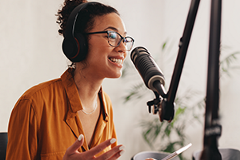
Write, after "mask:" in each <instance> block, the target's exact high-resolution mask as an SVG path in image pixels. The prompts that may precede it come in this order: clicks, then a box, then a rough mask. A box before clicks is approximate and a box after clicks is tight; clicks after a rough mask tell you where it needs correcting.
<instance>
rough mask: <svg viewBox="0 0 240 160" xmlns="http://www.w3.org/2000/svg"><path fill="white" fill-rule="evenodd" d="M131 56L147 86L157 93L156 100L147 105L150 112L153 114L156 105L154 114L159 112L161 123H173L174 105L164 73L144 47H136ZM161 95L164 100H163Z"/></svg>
mask: <svg viewBox="0 0 240 160" xmlns="http://www.w3.org/2000/svg"><path fill="white" fill-rule="evenodd" d="M130 56H131V60H132V62H133V64H134V65H135V67H136V69H137V70H138V72H139V73H140V75H141V77H142V79H143V81H144V83H145V85H146V86H147V87H148V88H149V89H151V90H152V91H153V92H154V93H155V96H156V99H154V100H153V101H149V102H148V103H147V105H148V106H149V112H150V113H151V111H150V110H151V106H152V105H154V114H156V113H157V112H158V114H159V118H160V121H161V122H162V121H163V120H167V121H168V122H171V121H172V119H173V117H174V103H171V102H169V101H168V97H167V94H166V91H165V89H164V85H165V79H164V76H163V74H162V71H161V70H160V69H159V67H158V65H157V64H156V63H155V61H154V60H153V58H152V57H151V55H150V53H149V52H148V50H147V49H146V48H144V47H136V48H135V49H134V50H133V51H132V52H131V55H130ZM157 93H158V94H157ZM159 95H161V97H162V98H163V99H162V100H161V99H160V98H159Z"/></svg>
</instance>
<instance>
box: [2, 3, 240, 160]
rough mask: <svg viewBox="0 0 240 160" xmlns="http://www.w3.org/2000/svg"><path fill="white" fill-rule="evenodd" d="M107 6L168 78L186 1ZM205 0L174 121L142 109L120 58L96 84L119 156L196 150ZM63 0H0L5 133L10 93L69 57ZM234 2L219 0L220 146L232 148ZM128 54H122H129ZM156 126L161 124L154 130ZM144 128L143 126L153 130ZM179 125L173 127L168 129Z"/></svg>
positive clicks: (236, 126) (52, 73)
mask: <svg viewBox="0 0 240 160" xmlns="http://www.w3.org/2000/svg"><path fill="white" fill-rule="evenodd" d="M98 1H99V2H103V3H105V4H108V5H111V6H113V7H115V8H116V9H117V10H118V11H119V12H120V14H121V17H122V19H123V20H124V22H125V25H126V28H127V32H128V35H130V36H132V37H133V38H134V39H135V45H134V47H137V46H143V47H145V48H147V49H148V51H149V52H150V53H151V55H152V56H153V57H154V58H155V60H156V61H157V63H158V65H159V67H160V68H161V70H162V71H163V73H164V76H165V82H166V85H165V88H166V90H168V86H169V84H170V80H171V76H172V72H173V68H174V64H175V60H176V56H177V52H178V42H179V39H180V38H181V36H182V33H183V29H184V26H185V22H186V18H187V14H188V10H189V6H190V2H191V1H190V0H121V1H120V0H98ZM210 2H211V1H210V0H208V1H207V0H205V1H201V3H200V6H199V11H198V14H197V18H196V22H195V26H194V29H193V33H192V38H191V41H190V45H189V49H188V53H187V58H186V61H185V64H184V68H183V73H182V76H181V81H180V84H179V88H178V92H177V98H176V104H177V107H176V110H177V111H178V112H177V116H176V120H175V121H174V123H173V124H172V125H170V127H169V124H167V123H164V124H162V125H161V123H160V122H159V120H158V116H157V115H152V114H149V113H148V108H147V105H146V102H147V101H149V100H152V99H153V98H154V94H153V93H152V91H150V90H148V89H147V88H146V87H145V86H144V85H142V79H141V77H140V76H139V75H138V72H137V70H136V69H135V68H134V66H133V64H132V62H131V61H130V57H129V56H128V57H127V60H126V62H125V67H124V70H123V71H124V72H123V73H124V74H123V77H121V78H119V79H106V80H105V81H104V84H103V89H104V90H105V92H107V93H108V95H109V96H110V98H111V100H112V103H113V110H114V121H115V126H116V130H117V136H118V142H119V143H121V144H123V145H125V147H126V152H125V153H124V154H123V156H122V157H121V158H120V160H128V159H130V158H131V157H132V156H133V155H134V154H136V153H138V152H141V151H147V150H165V151H172V150H175V149H178V148H179V147H180V146H181V145H185V144H187V143H190V142H191V143H192V144H193V146H192V147H191V148H190V149H188V150H187V151H185V152H184V154H183V157H185V158H186V159H191V155H192V153H193V152H194V151H196V150H201V149H202V144H203V127H204V125H203V124H204V119H203V118H204V107H205V106H204V103H203V100H204V97H205V95H206V80H207V77H206V75H207V61H208V44H209V41H208V39H209V21H210ZM62 3H63V0H54V1H49V0H42V1H32V0H21V1H20V0H8V1H3V0H2V1H0V20H1V25H0V74H1V80H0V88H1V89H0V121H1V123H0V132H6V131H7V128H8V121H9V117H10V114H11V110H12V108H13V107H14V104H15V103H16V101H17V100H18V98H19V97H20V96H21V95H22V94H23V93H24V92H25V91H26V90H27V89H28V88H30V87H32V86H33V85H36V84H38V83H41V82H44V81H48V80H51V79H54V78H58V77H60V76H61V74H62V73H63V72H64V71H65V70H66V69H67V68H68V65H69V64H70V62H69V61H68V60H67V59H66V58H65V56H64V55H63V53H62V49H61V43H62V37H61V36H59V35H58V32H57V31H58V28H59V27H58V24H56V16H55V14H56V13H57V10H58V9H59V8H60V7H61V4H62ZM239 6H240V1H239V0H223V2H222V36H221V37H222V38H221V57H220V61H221V68H220V72H221V78H220V111H219V114H220V116H221V124H222V127H223V131H222V136H221V137H220V139H219V147H220V148H235V149H240V138H239V134H240V123H238V122H237V120H238V115H239V113H240V108H239V95H240V83H239V79H240V69H239V67H240V54H239V52H240V45H239V44H240V30H239V28H240V18H239V15H240V10H239ZM129 55H130V53H129ZM159 126H161V127H162V128H161V127H160V128H159ZM156 130H158V132H154V133H152V132H151V131H156ZM176 131H179V132H176Z"/></svg>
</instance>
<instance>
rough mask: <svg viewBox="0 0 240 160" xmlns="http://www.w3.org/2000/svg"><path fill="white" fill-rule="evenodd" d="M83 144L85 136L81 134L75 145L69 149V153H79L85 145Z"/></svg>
mask: <svg viewBox="0 0 240 160" xmlns="http://www.w3.org/2000/svg"><path fill="white" fill-rule="evenodd" d="M83 142H84V136H83V135H82V134H80V136H79V137H78V139H77V140H76V141H75V142H74V143H73V145H71V146H70V147H69V148H68V151H69V152H70V153H72V152H76V151H78V149H79V148H80V147H81V146H82V145H83Z"/></svg>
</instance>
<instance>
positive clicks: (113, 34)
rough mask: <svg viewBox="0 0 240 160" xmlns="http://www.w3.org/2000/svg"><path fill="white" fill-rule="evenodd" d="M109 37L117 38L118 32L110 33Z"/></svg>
mask: <svg viewBox="0 0 240 160" xmlns="http://www.w3.org/2000/svg"><path fill="white" fill-rule="evenodd" d="M109 38H112V39H116V38H117V34H116V33H110V34H109Z"/></svg>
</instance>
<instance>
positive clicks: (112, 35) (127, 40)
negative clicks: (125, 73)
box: [86, 31, 134, 51]
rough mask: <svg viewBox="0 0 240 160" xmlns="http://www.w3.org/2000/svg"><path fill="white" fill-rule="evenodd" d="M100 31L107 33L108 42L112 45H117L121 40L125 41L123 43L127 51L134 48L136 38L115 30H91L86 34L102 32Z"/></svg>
mask: <svg viewBox="0 0 240 160" xmlns="http://www.w3.org/2000/svg"><path fill="white" fill-rule="evenodd" d="M100 33H107V35H108V44H109V45H110V46H112V47H117V46H119V45H120V43H121V41H123V44H124V45H125V47H126V50H127V51H130V50H131V49H132V46H133V43H134V39H133V38H132V37H123V36H121V35H120V34H119V33H117V32H115V31H100V32H90V33H86V34H87V35H89V34H100Z"/></svg>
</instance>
